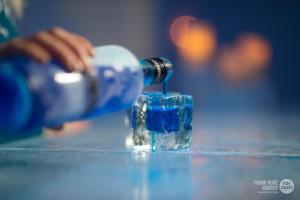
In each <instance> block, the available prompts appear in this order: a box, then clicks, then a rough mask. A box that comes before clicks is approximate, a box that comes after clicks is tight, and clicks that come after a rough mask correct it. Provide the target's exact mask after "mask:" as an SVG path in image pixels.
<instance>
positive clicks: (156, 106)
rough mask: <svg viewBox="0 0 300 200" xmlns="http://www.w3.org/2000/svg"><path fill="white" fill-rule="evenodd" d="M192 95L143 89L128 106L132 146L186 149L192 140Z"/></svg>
mask: <svg viewBox="0 0 300 200" xmlns="http://www.w3.org/2000/svg"><path fill="white" fill-rule="evenodd" d="M192 115H193V98H192V96H190V95H183V94H180V93H167V94H163V93H160V92H156V93H144V94H142V95H141V96H140V97H139V98H138V99H137V101H136V102H135V104H134V105H133V107H132V109H131V126H132V131H133V148H134V149H149V150H152V151H156V150H179V149H186V148H188V147H189V146H190V144H191V142H192Z"/></svg>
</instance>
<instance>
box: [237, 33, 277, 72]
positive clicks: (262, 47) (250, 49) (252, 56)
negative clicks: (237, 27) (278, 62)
mask: <svg viewBox="0 0 300 200" xmlns="http://www.w3.org/2000/svg"><path fill="white" fill-rule="evenodd" d="M236 48H237V51H238V53H239V55H240V57H241V59H243V62H244V63H245V64H247V65H251V66H253V67H255V68H261V67H267V66H268V65H269V64H270V61H271V55H272V48H271V45H270V44H269V42H268V41H267V40H266V39H264V38H263V37H261V36H259V35H257V34H254V33H244V34H242V35H241V36H240V37H238V39H237V47H236Z"/></svg>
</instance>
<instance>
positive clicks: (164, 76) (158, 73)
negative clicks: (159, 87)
mask: <svg viewBox="0 0 300 200" xmlns="http://www.w3.org/2000/svg"><path fill="white" fill-rule="evenodd" d="M141 64H142V65H143V66H144V68H143V70H144V74H145V77H146V79H147V80H146V81H145V82H146V84H145V85H150V84H160V83H164V82H167V81H168V80H169V79H170V78H171V77H172V75H173V64H172V63H171V62H170V60H168V59H167V58H164V57H155V58H149V59H144V60H142V61H141Z"/></svg>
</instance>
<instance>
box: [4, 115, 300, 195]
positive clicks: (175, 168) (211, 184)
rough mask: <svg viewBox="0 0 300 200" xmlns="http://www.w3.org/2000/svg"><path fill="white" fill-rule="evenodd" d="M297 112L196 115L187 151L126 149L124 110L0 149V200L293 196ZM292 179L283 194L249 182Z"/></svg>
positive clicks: (298, 190)
mask: <svg viewBox="0 0 300 200" xmlns="http://www.w3.org/2000/svg"><path fill="white" fill-rule="evenodd" d="M299 131H300V115H297V114H268V115H267V114H264V115H263V114H255V115H253V114H252V115H241V114H239V115H238V114H231V115H225V114H205V113H198V112H195V114H194V121H193V143H192V146H191V148H190V149H189V150H184V151H168V152H145V151H133V150H131V149H130V148H128V145H130V139H131V138H130V129H129V128H128V127H126V126H125V125H124V113H114V114H109V115H105V116H101V117H99V118H98V119H95V120H93V121H92V122H91V126H90V127H89V128H88V129H87V130H84V131H83V133H82V134H78V135H71V136H60V137H45V136H44V137H35V138H30V139H25V140H20V141H15V142H10V143H6V144H2V145H0V199H83V198H87V199H299V197H300V174H299V169H300V145H299V141H300V133H299ZM286 178H287V179H291V180H292V181H293V182H294V185H295V189H294V191H293V192H292V193H290V194H283V193H282V192H280V190H276V191H275V192H274V193H260V192H261V190H262V186H258V185H256V184H255V181H262V180H267V181H268V180H271V181H277V183H276V182H275V183H276V184H277V185H279V183H280V181H281V180H282V179H286Z"/></svg>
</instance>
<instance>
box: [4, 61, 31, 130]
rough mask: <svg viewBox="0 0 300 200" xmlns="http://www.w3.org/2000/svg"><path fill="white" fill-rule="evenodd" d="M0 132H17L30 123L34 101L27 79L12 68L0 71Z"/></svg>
mask: <svg viewBox="0 0 300 200" xmlns="http://www.w3.org/2000/svg"><path fill="white" fill-rule="evenodd" d="M0 96H1V98H0V131H1V130H2V131H8V132H16V131H19V130H21V129H22V128H23V127H24V126H26V124H27V123H28V121H29V117H30V113H31V108H32V101H31V99H32V98H31V95H30V92H29V89H28V87H27V84H26V81H25V78H24V77H23V76H22V75H20V74H19V73H17V72H16V71H15V70H14V69H13V68H12V67H6V66H1V69H0Z"/></svg>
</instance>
